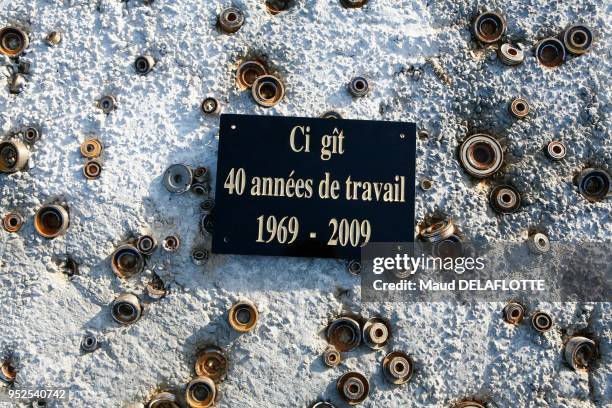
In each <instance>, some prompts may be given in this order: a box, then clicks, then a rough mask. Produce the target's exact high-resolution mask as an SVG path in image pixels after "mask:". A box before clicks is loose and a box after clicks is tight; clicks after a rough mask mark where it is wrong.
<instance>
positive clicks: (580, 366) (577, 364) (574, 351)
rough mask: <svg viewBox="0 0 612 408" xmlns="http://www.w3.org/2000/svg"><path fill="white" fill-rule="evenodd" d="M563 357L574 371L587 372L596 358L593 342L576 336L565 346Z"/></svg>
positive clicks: (595, 347)
mask: <svg viewBox="0 0 612 408" xmlns="http://www.w3.org/2000/svg"><path fill="white" fill-rule="evenodd" d="M563 354H564V357H565V361H566V362H567V364H569V366H570V367H572V369H573V370H574V371H578V370H587V369H589V368H590V367H591V366H592V365H593V362H594V361H595V359H596V357H597V354H598V353H597V346H596V344H595V342H594V341H593V340H591V339H588V338H586V337H581V336H576V337H572V338H571V339H569V341H568V342H567V343H566V344H565V350H564V353H563Z"/></svg>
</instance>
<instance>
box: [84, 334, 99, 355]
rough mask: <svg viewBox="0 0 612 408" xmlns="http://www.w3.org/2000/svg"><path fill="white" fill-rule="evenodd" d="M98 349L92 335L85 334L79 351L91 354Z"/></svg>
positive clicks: (95, 339)
mask: <svg viewBox="0 0 612 408" xmlns="http://www.w3.org/2000/svg"><path fill="white" fill-rule="evenodd" d="M97 349H98V339H97V338H96V336H94V335H93V334H86V335H85V336H83V338H82V339H81V351H83V352H85V353H92V352H94V351H96V350H97Z"/></svg>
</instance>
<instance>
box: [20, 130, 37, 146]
mask: <svg viewBox="0 0 612 408" xmlns="http://www.w3.org/2000/svg"><path fill="white" fill-rule="evenodd" d="M39 139H40V131H39V130H38V129H36V128H35V127H32V126H30V127H27V128H25V130H24V131H23V140H25V142H26V143H29V144H34V143H36V142H38V140H39Z"/></svg>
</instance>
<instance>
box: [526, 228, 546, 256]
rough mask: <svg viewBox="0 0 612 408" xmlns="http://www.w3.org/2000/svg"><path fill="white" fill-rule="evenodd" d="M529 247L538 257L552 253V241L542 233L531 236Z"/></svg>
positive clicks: (528, 240) (528, 242)
mask: <svg viewBox="0 0 612 408" xmlns="http://www.w3.org/2000/svg"><path fill="white" fill-rule="evenodd" d="M527 246H528V247H529V250H530V251H531V252H532V253H534V254H536V255H543V254H545V253H547V252H548V251H550V241H549V240H548V237H547V236H546V235H545V234H543V233H541V232H536V233H535V234H533V235H530V236H529V237H528V238H527Z"/></svg>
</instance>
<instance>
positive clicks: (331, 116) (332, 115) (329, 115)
mask: <svg viewBox="0 0 612 408" xmlns="http://www.w3.org/2000/svg"><path fill="white" fill-rule="evenodd" d="M320 117H321V118H323V119H342V115H341V114H340V113H338V112H336V111H333V110H330V111H327V112H323V113H322V114H321V116H320Z"/></svg>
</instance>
